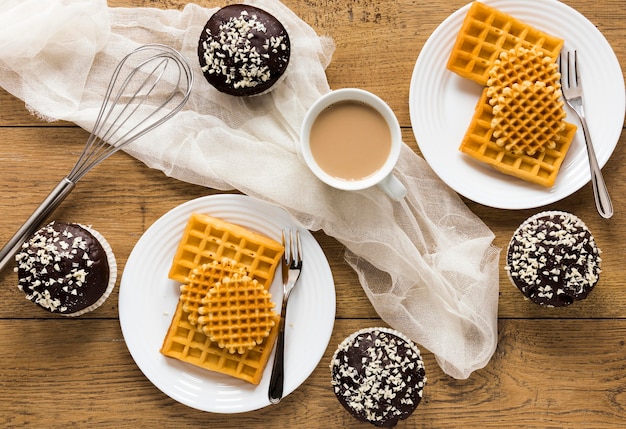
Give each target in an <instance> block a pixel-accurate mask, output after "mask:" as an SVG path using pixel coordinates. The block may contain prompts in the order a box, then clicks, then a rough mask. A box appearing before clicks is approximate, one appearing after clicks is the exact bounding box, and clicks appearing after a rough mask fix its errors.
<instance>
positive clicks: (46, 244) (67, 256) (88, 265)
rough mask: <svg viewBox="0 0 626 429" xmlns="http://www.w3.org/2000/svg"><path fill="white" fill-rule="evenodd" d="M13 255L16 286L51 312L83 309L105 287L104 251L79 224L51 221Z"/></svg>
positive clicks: (106, 262) (93, 300) (94, 300)
mask: <svg viewBox="0 0 626 429" xmlns="http://www.w3.org/2000/svg"><path fill="white" fill-rule="evenodd" d="M15 258H16V261H17V268H16V270H17V274H18V287H19V288H20V290H22V291H23V292H24V293H25V294H26V298H28V299H29V300H31V301H33V302H34V303H36V304H38V305H39V306H41V307H42V308H44V309H46V310H48V311H50V312H58V313H61V314H71V313H75V312H77V311H80V310H83V309H85V308H87V307H89V306H90V305H92V304H94V303H95V302H96V301H98V299H100V298H101V297H102V295H103V294H104V293H105V291H106V290H107V286H108V283H109V263H108V259H107V254H106V252H105V250H104V248H103V247H102V245H101V244H100V242H99V241H98V239H97V238H96V237H94V236H93V235H92V234H91V233H90V232H89V231H88V230H87V229H85V228H83V227H82V226H81V225H78V224H68V223H63V222H52V223H50V224H48V225H46V226H44V227H43V228H41V229H40V230H39V231H37V232H36V233H35V234H34V235H33V236H32V237H31V238H30V239H29V240H28V241H27V242H25V243H24V244H23V245H22V248H21V250H20V251H19V252H18V253H17V255H16V257H15Z"/></svg>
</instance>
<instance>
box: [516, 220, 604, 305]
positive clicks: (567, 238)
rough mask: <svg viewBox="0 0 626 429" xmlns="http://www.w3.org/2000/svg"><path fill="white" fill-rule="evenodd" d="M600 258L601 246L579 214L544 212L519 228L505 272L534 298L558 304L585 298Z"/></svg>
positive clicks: (594, 277)
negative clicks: (599, 247) (599, 246)
mask: <svg viewBox="0 0 626 429" xmlns="http://www.w3.org/2000/svg"><path fill="white" fill-rule="evenodd" d="M600 262H601V258H600V250H599V249H598V247H597V246H596V242H595V240H594V238H593V236H592V235H591V232H590V231H589V229H587V226H586V225H585V224H584V223H583V222H582V221H581V220H580V219H579V218H578V217H576V216H574V215H571V214H569V213H564V212H547V213H540V214H538V215H536V216H533V217H531V218H529V219H528V220H527V221H526V222H524V223H523V224H522V225H520V227H519V228H518V229H517V231H516V232H515V234H514V235H513V238H512V239H511V242H510V244H509V248H508V251H507V262H506V266H505V270H507V271H508V273H509V276H510V278H511V280H512V281H513V283H514V284H515V286H516V287H517V288H518V289H519V290H520V291H521V292H522V293H523V294H524V296H526V297H527V298H529V299H531V300H532V301H533V302H535V303H537V304H540V305H546V306H552V307H562V306H565V305H569V304H571V303H573V302H574V301H575V300H580V299H584V298H586V297H587V295H588V294H589V292H591V290H592V288H593V287H594V286H595V284H596V283H597V282H598V278H599V275H600Z"/></svg>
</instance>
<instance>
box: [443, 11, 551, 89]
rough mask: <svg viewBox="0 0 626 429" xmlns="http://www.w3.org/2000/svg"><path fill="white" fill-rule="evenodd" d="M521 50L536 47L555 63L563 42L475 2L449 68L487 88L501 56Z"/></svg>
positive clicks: (462, 29)
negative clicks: (492, 71) (494, 66)
mask: <svg viewBox="0 0 626 429" xmlns="http://www.w3.org/2000/svg"><path fill="white" fill-rule="evenodd" d="M519 47H524V48H527V49H530V48H533V47H534V48H536V49H539V50H541V51H543V53H544V54H545V55H546V56H548V57H550V58H552V59H553V60H556V58H557V57H558V55H559V52H560V51H561V48H562V47H563V40H562V39H559V38H557V37H553V36H550V35H549V34H546V33H544V32H542V31H540V30H537V29H535V28H533V27H531V26H529V25H527V24H525V23H523V22H521V21H519V20H517V19H514V18H512V17H511V16H510V15H508V14H505V13H502V12H500V11H498V10H497V9H494V8H492V7H490V6H487V5H485V4H483V3H480V2H477V1H476V2H474V3H472V6H471V7H470V9H469V10H468V13H467V15H466V17H465V19H464V21H463V24H462V27H461V30H460V31H459V34H458V36H457V38H456V41H455V44H454V47H453V49H452V53H451V55H450V57H449V59H448V64H447V67H448V69H449V70H450V71H453V72H455V73H457V74H458V75H460V76H462V77H465V78H467V79H471V80H473V81H474V82H476V83H478V84H480V85H486V84H487V80H488V78H489V69H490V68H491V67H492V66H493V64H494V61H495V60H496V59H497V58H498V56H499V55H500V53H501V52H502V51H508V50H511V49H517V48H519Z"/></svg>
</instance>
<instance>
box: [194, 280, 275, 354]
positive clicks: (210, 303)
mask: <svg viewBox="0 0 626 429" xmlns="http://www.w3.org/2000/svg"><path fill="white" fill-rule="evenodd" d="M271 298H272V295H271V294H270V293H269V292H268V291H267V290H265V289H264V288H263V285H261V284H260V283H259V282H257V281H256V280H252V279H251V278H250V277H248V276H245V275H244V276H241V275H239V274H236V273H235V274H233V276H232V277H226V278H224V279H222V280H221V281H219V282H217V283H216V284H215V286H214V287H212V288H211V289H209V292H208V293H207V294H206V297H205V298H204V299H203V300H202V305H201V306H200V308H199V309H198V312H199V313H200V317H199V318H198V325H199V326H201V327H202V331H203V332H204V333H205V334H206V335H207V336H208V337H209V338H210V339H211V341H215V342H217V345H218V346H220V347H222V348H225V349H227V350H228V351H229V352H230V353H235V352H237V353H239V354H242V353H245V351H246V350H249V349H251V348H253V347H254V346H256V345H257V344H261V343H262V342H263V340H265V337H267V336H268V335H269V333H270V330H271V329H272V327H273V326H274V324H275V323H274V317H275V316H276V313H274V311H272V309H273V308H274V303H273V302H272V301H270V299H271Z"/></svg>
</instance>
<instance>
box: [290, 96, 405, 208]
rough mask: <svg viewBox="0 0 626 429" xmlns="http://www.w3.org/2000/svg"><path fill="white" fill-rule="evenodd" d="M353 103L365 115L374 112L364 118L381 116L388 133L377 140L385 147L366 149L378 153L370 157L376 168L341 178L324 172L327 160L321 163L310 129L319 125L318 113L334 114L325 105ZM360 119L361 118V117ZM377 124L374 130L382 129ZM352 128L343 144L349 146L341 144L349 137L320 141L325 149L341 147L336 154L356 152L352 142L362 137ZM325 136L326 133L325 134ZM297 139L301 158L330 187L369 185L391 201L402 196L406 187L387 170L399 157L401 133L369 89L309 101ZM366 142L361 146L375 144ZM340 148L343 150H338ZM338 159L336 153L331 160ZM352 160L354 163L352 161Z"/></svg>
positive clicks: (343, 187)
mask: <svg viewBox="0 0 626 429" xmlns="http://www.w3.org/2000/svg"><path fill="white" fill-rule="evenodd" d="M350 103H356V104H354V105H352V106H351V105H350ZM357 105H360V106H365V107H363V109H366V110H367V112H365V113H367V114H370V113H371V115H376V117H375V118H374V116H368V117H367V118H374V119H373V121H376V122H378V118H380V116H382V119H384V122H385V123H386V127H387V129H388V131H389V133H388V135H389V137H388V138H385V139H380V140H385V143H384V145H385V146H384V147H381V148H380V150H378V148H376V150H374V151H369V152H374V153H379V155H380V156H377V157H375V158H376V159H378V160H377V161H374V159H371V161H372V162H375V163H376V164H377V167H376V169H374V170H373V171H368V172H367V174H365V175H363V176H362V177H349V178H348V177H343V175H342V174H339V173H337V174H332V173H329V172H328V171H327V170H330V168H329V164H328V163H327V162H326V164H324V162H325V161H324V160H323V157H322V156H321V155H320V153H321V152H320V150H321V149H319V147H320V142H319V140H320V138H319V137H318V136H319V135H320V132H319V131H317V130H316V129H314V132H313V137H314V138H313V141H312V139H311V136H312V133H311V130H312V129H313V128H314V125H315V127H317V128H320V127H321V125H319V124H320V123H321V121H322V120H321V119H320V115H321V114H322V113H324V115H326V116H325V117H328V116H329V115H331V114H334V113H329V112H331V110H329V108H334V109H337V108H343V109H345V106H347V107H348V108H353V107H355V106H357ZM367 107H369V108H371V109H374V111H375V112H373V111H371V112H370V110H371V109H367ZM335 112H336V111H335ZM376 112H377V113H378V115H377V114H376ZM363 118H365V116H364V117H363ZM335 119H336V120H337V121H339V118H335ZM359 119H360V118H359ZM341 120H343V122H340V123H341V124H345V123H348V122H349V121H347V120H345V117H342V119H341ZM316 121H318V122H317V124H316ZM325 121H328V119H325ZM355 121H356V119H355ZM373 121H369V119H368V123H367V124H366V125H367V126H369V124H370V123H373ZM363 122H365V121H363ZM381 125H382V121H380V124H378V130H379V131H381V132H383V128H382V126H381ZM364 129H365V128H364ZM346 130H352V128H350V127H349V126H346ZM378 130H377V131H378ZM342 131H344V130H342ZM352 131H354V135H355V138H354V139H352V140H353V141H352V142H351V143H345V144H346V145H347V144H350V146H346V147H345V148H344V147H343V146H342V145H344V141H346V142H347V141H348V140H350V138H339V137H337V138H335V137H334V135H332V136H331V137H330V138H329V139H324V141H325V142H324V144H326V145H327V150H328V149H329V148H332V149H334V148H338V149H341V150H337V151H336V152H337V153H340V152H341V153H350V151H352V152H354V153H355V155H356V152H359V151H358V150H356V149H359V148H360V146H355V145H360V144H361V142H360V141H357V140H358V139H360V138H361V137H363V136H361V137H359V138H358V139H357V138H356V136H357V135H361V134H363V132H362V131H361V130H358V129H354V130H352ZM368 131H370V130H368ZM330 134H334V133H330ZM337 134H339V133H337ZM326 135H327V136H328V135H329V134H328V133H327V134H326ZM371 135H372V136H373V135H377V133H371ZM316 139H317V141H316ZM326 140H328V143H327V142H326ZM364 140H372V139H369V136H367V135H366V136H365V138H364ZM377 140H378V139H377ZM387 140H389V141H387ZM300 141H301V145H302V147H301V148H302V156H303V157H304V160H305V162H306V164H307V166H308V167H309V168H310V169H311V171H312V172H313V173H314V174H315V175H316V176H317V177H318V178H319V179H320V180H322V181H323V182H324V183H326V184H328V185H330V186H332V187H334V188H337V189H343V190H348V191H355V190H361V189H366V188H370V187H372V186H375V185H377V186H379V187H380V188H381V189H382V190H384V191H385V192H386V193H387V195H389V196H390V197H391V198H393V199H395V200H401V199H402V198H404V196H405V195H406V188H405V187H404V185H403V184H402V183H400V181H399V180H398V179H397V178H396V177H395V176H394V175H393V174H392V172H391V171H392V170H393V168H394V166H395V165H396V162H397V161H398V157H399V156H400V149H401V147H402V135H401V131H400V124H399V123H398V119H397V118H396V116H395V114H394V113H393V111H392V110H391V108H390V107H389V106H388V105H387V103H385V102H384V101H383V100H382V99H381V98H379V97H378V96H376V95H374V94H372V93H371V92H368V91H364V90H362V89H357V88H343V89H338V90H335V91H331V92H329V93H328V94H325V95H323V96H322V97H320V98H319V99H318V100H317V101H316V102H315V103H313V105H312V106H311V107H310V108H309V110H308V111H307V113H306V115H305V117H304V121H303V123H302V128H301V132H300ZM312 143H313V149H312ZM368 144H369V145H370V146H363V147H370V148H371V147H372V146H371V145H372V144H374V145H375V144H377V143H376V142H373V141H370V142H368ZM316 145H317V147H316ZM328 145H330V146H328ZM387 147H388V152H387ZM342 150H343V151H344V152H342ZM369 152H368V153H369ZM327 155H328V156H329V157H330V158H332V157H333V156H334V155H331V154H330V153H327ZM344 158H347V157H344ZM356 158H358V157H356V156H355V159H356ZM342 159H343V158H342V157H341V156H339V155H337V157H336V159H333V161H337V162H339V163H341V161H342ZM346 162H352V160H350V161H347V160H346ZM352 163H353V164H354V162H352ZM320 164H322V165H320ZM363 164H364V165H365V164H368V162H364V163H363ZM364 168H365V167H364ZM335 173H336V171H335Z"/></svg>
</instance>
